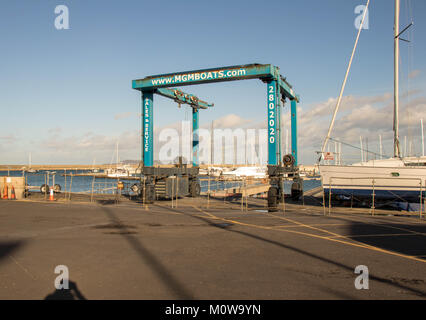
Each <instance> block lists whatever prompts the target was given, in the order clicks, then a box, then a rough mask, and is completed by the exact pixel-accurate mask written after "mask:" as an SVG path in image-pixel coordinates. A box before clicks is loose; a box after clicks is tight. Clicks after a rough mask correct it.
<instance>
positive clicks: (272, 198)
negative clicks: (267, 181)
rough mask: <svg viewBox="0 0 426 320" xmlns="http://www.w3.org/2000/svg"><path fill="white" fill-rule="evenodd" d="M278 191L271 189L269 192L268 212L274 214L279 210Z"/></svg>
mask: <svg viewBox="0 0 426 320" xmlns="http://www.w3.org/2000/svg"><path fill="white" fill-rule="evenodd" d="M277 195H278V189H277V188H275V187H270V188H269V190H268V211H269V212H274V211H277V210H278V201H277V200H278V199H277Z"/></svg>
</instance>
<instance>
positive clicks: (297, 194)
mask: <svg viewBox="0 0 426 320" xmlns="http://www.w3.org/2000/svg"><path fill="white" fill-rule="evenodd" d="M302 195H303V190H302V185H301V183H300V182H293V184H292V185H291V199H292V200H299V199H300V198H301V197H302Z"/></svg>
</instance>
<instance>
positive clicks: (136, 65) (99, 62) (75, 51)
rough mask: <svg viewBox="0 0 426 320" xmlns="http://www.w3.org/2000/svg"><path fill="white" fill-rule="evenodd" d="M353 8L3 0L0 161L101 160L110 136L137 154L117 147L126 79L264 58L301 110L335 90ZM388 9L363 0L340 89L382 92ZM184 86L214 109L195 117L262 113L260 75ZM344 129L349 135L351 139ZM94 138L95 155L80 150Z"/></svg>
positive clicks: (417, 42) (133, 115)
mask: <svg viewBox="0 0 426 320" xmlns="http://www.w3.org/2000/svg"><path fill="white" fill-rule="evenodd" d="M364 3H365V1H361V0H354V1H352V0H324V1H317V0H301V1H284V0H281V1H266V2H261V1H247V0H245V1H231V0H228V1H97V0H90V1H83V0H80V1H76V0H75V1H71V0H55V1H50V0H49V1H47V0H27V1H23V0H17V1H2V2H1V3H0V39H1V50H0V87H1V94H0V111H1V115H2V116H1V120H2V124H1V126H0V163H1V164H11V163H26V162H27V159H28V153H29V152H32V157H33V161H34V162H35V163H91V162H92V161H93V159H94V158H96V161H97V162H101V163H105V162H109V161H110V155H111V154H112V152H113V149H114V145H115V141H116V140H117V138H118V137H119V138H120V144H122V145H123V151H122V154H121V157H122V158H133V159H135V158H136V157H137V156H138V154H139V150H136V149H137V148H133V147H132V145H131V144H128V145H127V147H126V141H125V140H126V139H127V138H126V137H128V138H129V139H130V138H131V137H133V136H134V133H135V132H136V131H137V130H138V129H139V125H140V121H139V119H138V117H137V113H138V112H140V95H139V92H137V91H135V90H132V89H131V80H133V79H136V78H142V77H145V76H148V75H151V74H160V73H169V72H174V71H184V70H194V69H203V68H210V67H219V66H228V65H237V64H247V63H254V62H256V63H270V64H274V65H276V66H279V67H280V69H281V73H282V74H283V75H284V76H285V77H287V79H288V81H289V82H290V83H291V84H292V85H293V87H294V89H295V90H296V91H297V93H298V94H299V95H300V96H301V100H302V101H301V104H300V107H301V109H302V110H304V111H308V110H310V109H313V108H316V107H318V105H319V104H321V103H325V102H327V101H329V102H330V100H329V99H330V98H335V97H336V96H337V95H338V92H339V88H340V85H341V82H342V80H343V76H344V72H345V68H346V64H347V61H348V59H349V55H350V52H351V50H352V46H353V42H354V39H355V36H356V32H357V30H356V29H355V27H354V19H355V18H356V14H355V13H354V8H355V7H356V6H357V5H359V4H364ZM408 3H410V5H411V6H412V12H413V18H414V21H415V25H414V27H413V28H412V30H411V31H410V34H407V37H408V36H410V39H412V40H413V41H412V43H411V45H407V44H405V43H401V93H403V92H404V90H416V95H417V96H416V97H417V98H419V97H420V98H421V97H423V96H424V89H425V84H426V77H425V71H426V61H425V59H424V56H425V54H426V41H424V40H425V39H426V35H425V31H426V2H425V1H424V0H411V1H407V0H401V10H402V11H401V26H404V25H406V24H407V23H408V20H409V17H410V14H409V10H407V8H408V7H407V6H408ZM61 4H65V5H67V6H68V8H69V18H70V29H69V30H57V29H55V27H54V20H55V17H56V15H55V13H54V9H55V7H56V6H57V5H61ZM393 10H394V8H393V1H390V0H372V1H371V7H370V15H369V29H368V30H364V31H363V32H362V34H361V39H360V42H359V47H358V51H357V53H356V56H355V59H354V63H353V67H352V71H351V74H350V77H349V80H348V85H347V87H346V90H345V95H352V96H356V97H375V96H380V95H384V94H386V93H391V92H392V90H393V69H392V68H393V65H392V61H393V51H392V48H393V41H392V32H393V31H392V28H393ZM409 72H411V75H410V76H411V78H408V73H409ZM185 91H188V92H191V93H194V94H197V95H198V96H199V97H200V98H201V99H204V100H207V101H209V102H214V104H215V107H214V109H212V110H208V111H205V112H203V113H202V114H201V118H200V120H201V122H202V123H208V122H210V121H212V120H214V119H219V118H223V117H225V118H226V116H227V115H229V114H236V115H238V116H240V117H241V118H242V119H249V120H252V121H254V122H256V121H260V120H262V119H264V120H266V110H265V104H266V103H265V96H266V88H265V85H264V84H263V83H262V82H261V81H258V80H249V81H237V82H227V83H218V84H210V85H199V86H192V87H185ZM413 99H414V98H413ZM384 100H386V99H384ZM384 100H383V101H382V102H383V103H385V101H384ZM422 103H423V102H422V101H421V102H420V106H422ZM355 107H356V106H355ZM378 107H380V106H378ZM414 107H416V108H417V109H419V108H420V107H419V105H417V106H414ZM155 108H156V109H155V126H156V127H165V126H168V125H169V124H172V123H175V122H176V121H179V120H183V119H185V117H187V116H188V115H189V112H185V111H184V110H179V109H177V108H176V104H174V103H172V102H171V101H168V100H166V99H164V98H156V100H155ZM331 111H332V108H330V114H331ZM414 117H415V116H412V118H414ZM259 119H260V120H259ZM425 119H426V115H425ZM307 120H312V121H313V122H315V121H317V120H318V121H320V123H319V124H318V123H312V125H313V126H314V125H315V126H318V125H320V127H321V128H326V127H327V126H328V121H329V117H328V118H327V117H322V118H321V119H314V118H313V119H308V118H307ZM304 125H305V126H308V125H310V122H305V124H304ZM338 125H339V123H337V124H336V126H338ZM391 125H392V124H391V123H389V129H391ZM369 133H374V128H372V129H371V130H370V131H369ZM354 135H355V138H354V139H353V140H352V141H357V140H359V137H358V136H356V134H354ZM384 135H385V136H386V133H385V132H384ZM412 135H414V136H415V135H416V134H411V136H412ZM415 138H416V137H415ZM370 139H371V140H370V141H373V140H374V139H377V137H376V136H374V137H371V138H370ZM122 140H124V141H122ZM75 141H80V142H81V143H79V144H76V143H75ZM94 141H98V142H99V150H97V149H96V145H90V143H93V142H94ZM302 141H303V144H302V145H301V146H300V147H301V148H302V149H303V150H302V155H301V160H302V162H305V163H309V162H312V161H313V159H314V153H313V151H314V150H318V146H317V145H318V143H317V142H315V143H310V141H309V138H308V137H305V138H304V140H302ZM84 142H87V146H89V145H90V147H87V146H86V147H84ZM388 143H390V142H388ZM60 144H63V145H64V146H63V147H59V145H60ZM82 145H83V146H82ZM389 146H390V145H389ZM389 146H388V147H387V149H389V150H390V149H391V148H390V147H389ZM348 152H349V151H348Z"/></svg>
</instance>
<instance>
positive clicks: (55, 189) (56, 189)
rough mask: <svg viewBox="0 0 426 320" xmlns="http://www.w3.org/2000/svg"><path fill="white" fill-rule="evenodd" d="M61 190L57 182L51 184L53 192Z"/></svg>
mask: <svg viewBox="0 0 426 320" xmlns="http://www.w3.org/2000/svg"><path fill="white" fill-rule="evenodd" d="M61 190H62V188H61V186H60V185H59V184H55V185H54V186H53V192H55V193H60V192H61Z"/></svg>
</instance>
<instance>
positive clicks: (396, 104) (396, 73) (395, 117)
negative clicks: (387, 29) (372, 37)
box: [393, 0, 401, 158]
mask: <svg viewBox="0 0 426 320" xmlns="http://www.w3.org/2000/svg"><path fill="white" fill-rule="evenodd" d="M393 43H394V110H393V132H394V136H393V141H394V146H393V148H394V155H393V156H394V157H395V158H399V157H400V156H401V152H400V150H399V118H398V114H399V0H395V25H394V40H393Z"/></svg>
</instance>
